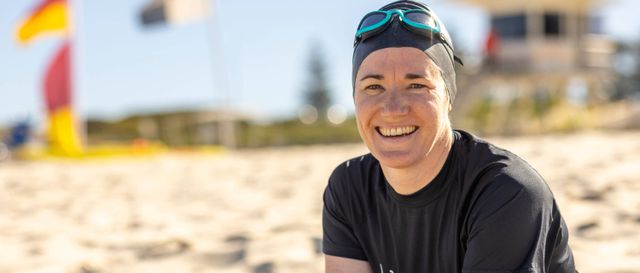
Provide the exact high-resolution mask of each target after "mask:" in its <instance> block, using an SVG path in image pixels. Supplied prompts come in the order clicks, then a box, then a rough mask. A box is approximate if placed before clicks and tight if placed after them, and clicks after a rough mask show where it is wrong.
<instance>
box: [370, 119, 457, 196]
mask: <svg viewBox="0 0 640 273" xmlns="http://www.w3.org/2000/svg"><path fill="white" fill-rule="evenodd" d="M437 137H438V140H437V141H436V142H435V143H434V145H433V147H432V148H431V149H430V150H429V151H427V152H426V153H425V154H424V158H423V159H422V160H420V161H418V162H416V164H413V165H411V166H408V167H406V168H389V167H385V166H382V171H383V173H384V176H385V178H386V179H387V181H388V182H389V184H391V187H393V189H394V190H395V191H396V192H397V193H399V194H402V195H409V194H412V193H415V192H417V191H419V190H420V189H422V188H424V187H425V186H426V185H428V184H429V183H431V181H433V179H434V178H435V177H436V176H437V175H438V173H440V170H441V169H442V167H443V166H444V163H445V162H446V161H447V156H448V155H449V151H450V150H451V146H452V145H453V133H452V130H451V129H450V128H448V129H445V130H443V132H442V134H440V135H438V136H437Z"/></svg>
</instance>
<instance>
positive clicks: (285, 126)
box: [236, 117, 360, 148]
mask: <svg viewBox="0 0 640 273" xmlns="http://www.w3.org/2000/svg"><path fill="white" fill-rule="evenodd" d="M239 127H240V128H239V129H240V130H237V131H236V132H237V133H238V134H237V136H238V145H239V147H248V148H254V147H266V146H286V145H310V144H325V143H345V142H358V141H360V135H359V134H358V129H357V127H356V122H355V118H353V117H351V118H349V119H347V120H346V121H345V122H343V123H342V124H339V125H335V124H331V123H329V122H326V121H318V122H315V123H313V124H309V125H307V124H303V123H301V122H300V121H298V120H297V119H291V120H284V121H279V122H275V123H272V124H268V125H259V124H252V123H247V122H243V123H242V124H241V125H240V126H239Z"/></svg>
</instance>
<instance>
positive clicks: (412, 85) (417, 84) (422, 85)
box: [409, 83, 427, 89]
mask: <svg viewBox="0 0 640 273" xmlns="http://www.w3.org/2000/svg"><path fill="white" fill-rule="evenodd" d="M425 87H427V86H426V85H424V84H419V83H412V84H410V85H409V88H411V89H421V88H425Z"/></svg>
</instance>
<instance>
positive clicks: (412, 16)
mask: <svg viewBox="0 0 640 273" xmlns="http://www.w3.org/2000/svg"><path fill="white" fill-rule="evenodd" d="M404 18H406V19H409V20H411V21H413V22H415V23H419V24H423V25H427V26H430V27H432V28H434V29H437V23H436V20H435V19H434V18H433V16H431V15H429V14H426V13H424V12H419V11H409V12H405V13H404Z"/></svg>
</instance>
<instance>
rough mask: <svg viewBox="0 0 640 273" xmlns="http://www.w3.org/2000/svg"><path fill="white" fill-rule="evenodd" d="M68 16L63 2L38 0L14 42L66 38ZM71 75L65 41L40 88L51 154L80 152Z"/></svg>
mask: <svg viewBox="0 0 640 273" xmlns="http://www.w3.org/2000/svg"><path fill="white" fill-rule="evenodd" d="M68 12H69V11H68V6H67V1H66V0H41V2H40V4H38V5H37V6H36V7H35V8H34V9H33V10H32V11H31V13H30V14H29V15H28V17H27V18H26V19H25V20H24V21H23V22H22V23H21V24H20V26H19V27H18V33H17V39H18V41H19V42H21V43H23V44H25V43H28V42H30V41H32V40H33V39H35V38H37V37H40V36H43V35H46V34H57V35H60V34H62V35H63V36H68V32H69V23H68ZM71 71H72V70H71V44H70V42H69V39H68V37H65V39H64V41H63V42H62V46H61V47H60V49H59V50H58V52H57V53H56V54H55V56H54V57H53V59H52V61H51V63H50V64H49V66H48V67H47V71H46V74H45V78H44V84H43V89H44V90H43V91H44V92H43V93H44V100H45V105H46V107H47V115H48V119H47V121H48V127H47V128H48V129H47V130H48V132H47V133H48V139H49V147H50V149H51V152H52V153H54V154H59V155H76V154H79V153H81V152H82V143H81V140H80V137H79V135H78V130H77V129H78V128H77V123H76V118H75V115H74V113H73V105H72V100H71V98H72V95H71V94H72V74H71Z"/></svg>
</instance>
